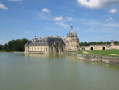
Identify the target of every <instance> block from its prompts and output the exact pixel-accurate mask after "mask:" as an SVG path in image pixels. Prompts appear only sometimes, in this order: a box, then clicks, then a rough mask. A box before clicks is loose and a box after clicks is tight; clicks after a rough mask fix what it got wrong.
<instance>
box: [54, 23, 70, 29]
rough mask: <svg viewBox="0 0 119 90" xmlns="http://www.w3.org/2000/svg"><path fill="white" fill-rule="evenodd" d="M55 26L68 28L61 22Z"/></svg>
mask: <svg viewBox="0 0 119 90" xmlns="http://www.w3.org/2000/svg"><path fill="white" fill-rule="evenodd" d="M55 24H57V25H59V26H61V27H64V28H67V27H68V25H67V24H65V23H63V22H59V23H55Z"/></svg>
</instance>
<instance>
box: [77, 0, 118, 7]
mask: <svg viewBox="0 0 119 90" xmlns="http://www.w3.org/2000/svg"><path fill="white" fill-rule="evenodd" d="M77 1H78V3H79V4H81V5H83V6H86V7H89V8H94V9H95V8H105V7H110V6H112V5H114V4H117V3H119V0H77Z"/></svg>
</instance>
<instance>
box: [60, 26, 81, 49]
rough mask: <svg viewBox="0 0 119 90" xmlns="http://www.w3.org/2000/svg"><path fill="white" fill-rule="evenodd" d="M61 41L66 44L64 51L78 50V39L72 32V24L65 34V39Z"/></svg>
mask: <svg viewBox="0 0 119 90" xmlns="http://www.w3.org/2000/svg"><path fill="white" fill-rule="evenodd" d="M62 39H63V41H64V42H65V44H66V46H65V51H78V50H79V38H78V36H77V33H75V32H74V30H73V26H72V24H71V28H70V30H69V33H67V37H62Z"/></svg>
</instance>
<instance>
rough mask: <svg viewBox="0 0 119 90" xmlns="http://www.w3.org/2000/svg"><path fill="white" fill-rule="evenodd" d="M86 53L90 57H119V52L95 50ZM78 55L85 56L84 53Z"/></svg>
mask: <svg viewBox="0 0 119 90" xmlns="http://www.w3.org/2000/svg"><path fill="white" fill-rule="evenodd" d="M85 52H87V54H89V55H103V56H119V50H94V51H85ZM78 54H83V51H78ZM112 54H114V55H112Z"/></svg>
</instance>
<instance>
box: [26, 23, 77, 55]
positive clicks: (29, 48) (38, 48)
mask: <svg viewBox="0 0 119 90" xmlns="http://www.w3.org/2000/svg"><path fill="white" fill-rule="evenodd" d="M78 49H79V38H78V37H77V33H74V31H73V26H72V25H71V29H70V31H69V33H67V37H62V38H61V37H59V36H50V37H42V38H40V39H38V38H36V37H35V38H34V39H32V40H31V41H28V42H27V43H26V44H25V52H26V53H62V52H63V51H77V50H78Z"/></svg>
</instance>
